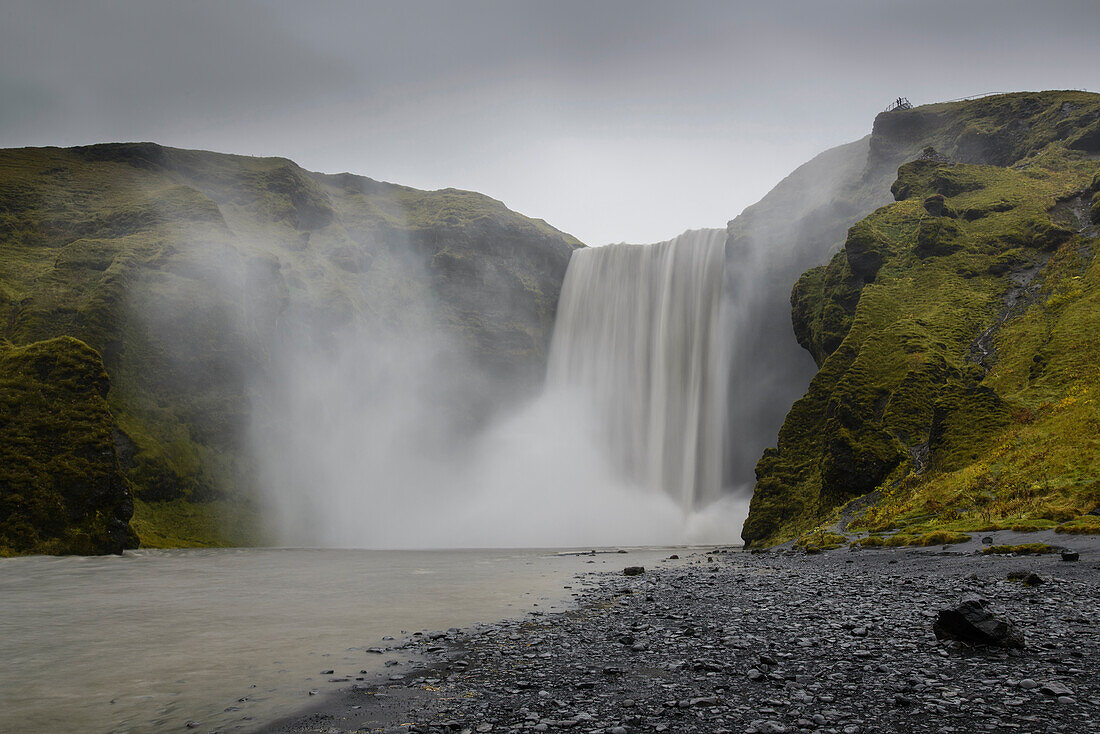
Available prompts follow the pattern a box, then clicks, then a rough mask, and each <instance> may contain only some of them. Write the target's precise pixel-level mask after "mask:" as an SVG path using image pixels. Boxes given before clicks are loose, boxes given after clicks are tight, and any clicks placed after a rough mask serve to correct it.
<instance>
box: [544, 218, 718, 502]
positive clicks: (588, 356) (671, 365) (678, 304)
mask: <svg viewBox="0 0 1100 734" xmlns="http://www.w3.org/2000/svg"><path fill="white" fill-rule="evenodd" d="M725 242H726V231H725V230H722V229H711V230H708V229H703V230H694V231H689V232H685V233H684V234H682V235H680V236H679V237H676V238H675V239H672V240H669V241H668V242H662V243H660V244H656V245H608V246H605V247H596V248H589V249H585V250H578V251H576V252H574V253H573V256H572V259H571V260H570V263H569V269H568V271H567V273H566V276H565V282H564V284H563V286H562V291H561V297H560V300H559V303H558V315H557V322H556V324H555V328H554V337H553V342H552V344H551V349H550V361H549V368H548V376H547V381H548V387H549V388H550V389H555V388H563V389H564V388H568V389H572V390H574V391H579V392H580V394H581V395H582V396H583V399H584V400H585V401H586V402H588V403H589V404H590V406H591V408H592V413H593V414H594V416H595V420H596V421H597V422H598V423H599V424H600V425H598V426H595V429H596V433H597V435H598V436H600V437H601V438H602V439H603V440H605V441H606V449H607V451H608V452H609V453H610V456H611V459H612V462H613V463H614V464H615V465H616V466H617V468H618V469H619V470H620V471H623V472H624V473H625V475H626V478H627V479H629V480H630V481H631V482H633V483H635V484H640V485H642V486H644V487H647V488H656V489H660V490H663V491H665V492H667V493H668V494H670V495H671V496H672V497H673V498H674V499H675V500H676V501H677V502H678V503H679V504H680V506H681V508H682V509H683V510H684V512H685V513H687V512H691V511H693V510H695V509H698V508H700V507H702V506H703V505H706V504H708V503H710V502H712V501H714V500H716V499H718V498H719V497H720V495H721V493H722V478H723V475H722V472H723V462H722V452H723V444H724V416H725V407H726V401H725V389H726V375H725V371H724V364H725V363H726V361H727V360H726V351H725V347H724V344H723V338H722V334H723V332H724V331H725V330H724V328H723V325H722V323H721V317H720V316H721V314H720V311H721V304H722V284H723V277H724V263H725Z"/></svg>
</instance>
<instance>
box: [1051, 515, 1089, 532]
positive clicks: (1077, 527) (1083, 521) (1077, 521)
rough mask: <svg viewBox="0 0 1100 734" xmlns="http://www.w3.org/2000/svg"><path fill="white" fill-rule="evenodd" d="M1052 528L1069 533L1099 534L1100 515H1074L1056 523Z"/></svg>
mask: <svg viewBox="0 0 1100 734" xmlns="http://www.w3.org/2000/svg"><path fill="white" fill-rule="evenodd" d="M1054 530H1055V532H1058V533H1068V534H1070V535H1100V517H1097V516H1095V515H1087V516H1085V517H1075V518H1073V519H1072V520H1068V521H1066V522H1064V523H1062V524H1061V525H1058V526H1057V527H1056V528H1054Z"/></svg>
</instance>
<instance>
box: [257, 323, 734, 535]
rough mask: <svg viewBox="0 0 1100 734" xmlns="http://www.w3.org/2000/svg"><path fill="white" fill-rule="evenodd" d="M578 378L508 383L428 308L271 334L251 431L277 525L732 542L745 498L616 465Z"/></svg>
mask: <svg viewBox="0 0 1100 734" xmlns="http://www.w3.org/2000/svg"><path fill="white" fill-rule="evenodd" d="M586 387H587V386H585V385H577V386H570V385H567V384H561V383H558V384H555V385H552V386H545V387H544V386H535V387H534V388H528V389H526V390H518V389H516V388H515V386H512V389H509V386H507V385H500V384H499V383H498V378H494V377H493V376H491V375H490V374H488V373H487V372H486V370H485V369H484V368H483V367H482V366H481V365H479V364H478V361H477V360H476V358H475V357H474V355H471V354H470V353H469V351H468V350H467V349H466V348H464V346H463V344H462V343H461V342H460V341H459V340H457V339H456V338H455V337H454V335H453V334H452V333H451V332H449V331H448V330H446V329H445V328H443V327H441V326H439V325H438V324H437V323H433V322H431V321H428V322H426V323H422V324H420V325H419V326H417V327H416V328H413V329H403V330H401V333H394V331H393V330H391V329H386V328H381V327H378V328H372V327H370V326H364V325H361V324H357V325H353V326H349V327H347V328H345V329H343V330H337V331H336V332H335V333H332V334H331V335H330V336H329V337H327V338H325V339H324V340H317V339H315V338H314V337H313V336H312V335H311V334H310V333H309V332H308V331H299V332H296V333H293V334H289V335H287V334H284V335H283V336H282V337H281V344H280V345H279V346H278V347H277V349H276V350H275V352H274V353H273V355H272V367H271V369H270V371H269V376H268V377H266V378H264V380H263V381H262V383H261V384H257V385H256V386H255V392H256V394H257V396H258V398H259V400H258V401H257V409H256V413H255V416H254V419H253V423H252V429H251V436H250V444H251V447H252V451H253V455H254V457H255V459H256V461H257V463H258V466H259V467H260V486H261V487H262V496H263V498H264V502H265V512H266V515H267V517H268V518H269V520H270V521H271V522H272V523H273V527H274V529H275V531H276V538H277V539H278V542H279V543H280V544H283V545H290V546H313V547H365V548H446V547H575V546H608V545H653V544H683V543H695V542H734V541H735V540H736V537H737V533H738V532H739V530H740V525H741V522H742V521H743V519H744V516H745V514H746V512H747V506H746V502H745V501H744V500H743V499H739V500H735V499H733V498H729V500H728V501H726V502H723V503H718V504H715V505H709V506H707V507H706V508H700V509H699V510H698V511H695V510H694V509H692V510H690V511H686V512H685V510H684V508H683V507H682V504H681V502H680V501H678V500H677V498H676V497H675V496H673V495H672V494H670V493H668V492H665V491H662V490H661V489H660V488H658V487H655V486H653V485H651V484H647V483H644V482H638V481H635V480H634V478H632V477H628V476H627V475H626V474H625V473H624V471H623V468H622V467H621V466H620V465H618V464H616V463H615V461H614V457H613V456H612V455H611V454H610V453H609V451H608V446H607V442H606V436H605V435H604V433H603V430H602V429H603V427H604V426H605V424H606V416H605V415H601V414H599V410H598V407H597V406H598V404H597V403H595V402H593V401H592V399H591V397H592V396H591V394H590V393H589V392H588V391H587V390H586V389H585V388H586ZM517 393H518V394H519V395H520V396H519V397H509V398H508V399H497V398H495V396H496V395H497V394H500V395H507V396H515V395H517ZM487 405H488V406H491V407H490V408H489V409H488V410H486V406H487ZM672 428H675V427H672Z"/></svg>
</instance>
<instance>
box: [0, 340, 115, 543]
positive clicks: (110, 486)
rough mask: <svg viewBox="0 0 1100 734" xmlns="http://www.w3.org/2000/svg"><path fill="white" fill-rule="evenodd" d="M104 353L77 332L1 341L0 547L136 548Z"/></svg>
mask: <svg viewBox="0 0 1100 734" xmlns="http://www.w3.org/2000/svg"><path fill="white" fill-rule="evenodd" d="M108 384H109V381H108V378H107V373H106V371H105V370H104V368H103V363H102V361H101V360H100V358H99V355H98V354H97V353H96V352H95V351H93V350H92V349H91V348H89V347H88V345H86V344H84V343H83V342H80V341H78V340H76V339H73V338H71V337H61V338H58V339H51V340H47V341H41V342H34V343H32V344H29V345H26V346H23V347H13V346H11V345H10V344H0V413H2V414H3V416H4V421H3V422H2V423H0V555H12V554H23V553H79V554H97V553H121V552H122V550H123V549H124V548H127V547H134V546H135V545H136V537H135V536H134V533H133V531H132V530H131V528H130V525H129V520H130V516H131V514H132V513H133V506H132V502H131V498H130V493H129V491H128V487H127V483H126V480H125V478H124V477H123V475H122V473H121V471H120V470H119V465H118V459H117V457H116V455H115V446H114V442H113V437H112V427H113V419H112V416H111V413H110V410H109V409H108V407H107V402H106V400H105V397H106V394H107V390H108Z"/></svg>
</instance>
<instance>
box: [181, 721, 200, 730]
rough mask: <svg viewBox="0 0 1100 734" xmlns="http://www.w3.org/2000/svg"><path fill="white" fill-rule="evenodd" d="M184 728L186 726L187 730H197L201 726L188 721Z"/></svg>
mask: <svg viewBox="0 0 1100 734" xmlns="http://www.w3.org/2000/svg"><path fill="white" fill-rule="evenodd" d="M184 726H186V727H187V728H188V729H197V728H198V727H199V726H201V724H199V722H197V721H188V722H187V723H186V724H184Z"/></svg>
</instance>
